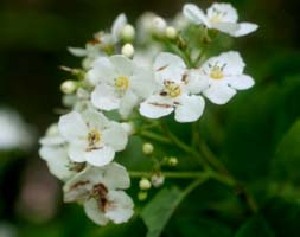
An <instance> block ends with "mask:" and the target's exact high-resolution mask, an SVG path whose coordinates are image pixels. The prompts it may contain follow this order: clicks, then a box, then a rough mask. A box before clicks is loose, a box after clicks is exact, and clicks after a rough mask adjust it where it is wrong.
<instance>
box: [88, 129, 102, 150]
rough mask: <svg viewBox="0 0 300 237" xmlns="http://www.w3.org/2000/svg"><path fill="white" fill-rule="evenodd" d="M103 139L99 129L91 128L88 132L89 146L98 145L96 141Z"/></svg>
mask: <svg viewBox="0 0 300 237" xmlns="http://www.w3.org/2000/svg"><path fill="white" fill-rule="evenodd" d="M100 141H101V134H100V132H98V130H97V129H91V130H90V132H89V134H88V142H89V148H94V147H96V143H97V142H100Z"/></svg>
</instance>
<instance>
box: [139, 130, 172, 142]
mask: <svg viewBox="0 0 300 237" xmlns="http://www.w3.org/2000/svg"><path fill="white" fill-rule="evenodd" d="M138 135H140V136H141V137H144V138H148V139H151V140H154V141H157V142H162V143H171V141H170V139H168V138H167V137H165V136H161V135H158V134H156V133H152V132H148V131H140V132H139V133H138Z"/></svg>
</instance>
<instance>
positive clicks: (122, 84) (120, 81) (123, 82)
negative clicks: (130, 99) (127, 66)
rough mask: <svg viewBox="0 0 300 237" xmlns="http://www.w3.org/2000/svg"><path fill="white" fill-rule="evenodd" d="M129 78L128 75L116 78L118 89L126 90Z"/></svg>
mask: <svg viewBox="0 0 300 237" xmlns="http://www.w3.org/2000/svg"><path fill="white" fill-rule="evenodd" d="M128 86H129V80H128V77H125V76H120V77H117V78H116V79H115V87H116V89H118V90H122V91H125V90H127V89H128Z"/></svg>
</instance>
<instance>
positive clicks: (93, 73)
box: [87, 57, 115, 84]
mask: <svg viewBox="0 0 300 237" xmlns="http://www.w3.org/2000/svg"><path fill="white" fill-rule="evenodd" d="M87 76H88V79H89V81H90V82H91V83H92V84H97V83H99V82H107V81H111V80H113V79H114V77H115V68H114V66H113V65H112V64H111V62H110V60H109V59H108V58H107V57H99V58H97V59H96V60H95V61H94V63H93V65H92V69H91V70H90V71H88V74H87Z"/></svg>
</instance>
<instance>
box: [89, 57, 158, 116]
mask: <svg viewBox="0 0 300 237" xmlns="http://www.w3.org/2000/svg"><path fill="white" fill-rule="evenodd" d="M88 76H89V80H90V81H91V82H92V83H93V84H95V85H96V88H95V90H94V91H93V92H92V94H91V102H92V103H93V104H94V106H95V107H96V108H98V109H102V110H114V109H119V112H120V114H121V116H123V117H128V115H129V114H130V113H131V111H132V109H133V108H134V106H135V105H137V104H138V102H139V101H140V100H141V99H142V98H145V97H147V96H148V95H149V94H150V93H152V88H153V78H152V71H151V70H150V69H147V68H144V67H142V66H141V65H138V64H137V63H135V62H133V61H132V60H130V59H128V58H127V57H125V56H121V55H116V56H112V57H109V58H107V57H100V58H98V59H97V60H96V61H95V63H94V66H93V69H92V70H90V71H89V73H88Z"/></svg>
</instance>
